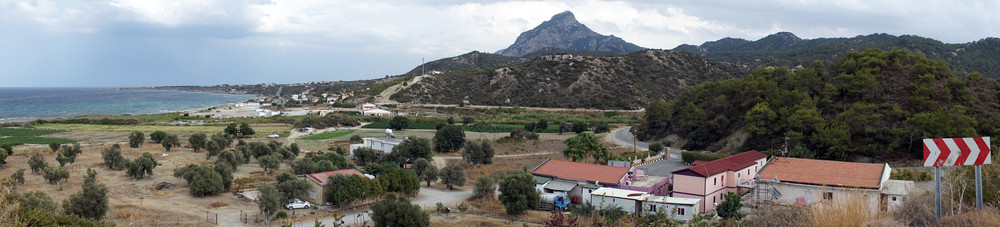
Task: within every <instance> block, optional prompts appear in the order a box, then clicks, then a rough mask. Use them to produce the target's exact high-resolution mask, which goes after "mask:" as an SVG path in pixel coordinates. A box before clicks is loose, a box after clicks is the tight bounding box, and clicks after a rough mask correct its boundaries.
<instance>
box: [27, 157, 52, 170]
mask: <svg viewBox="0 0 1000 227" xmlns="http://www.w3.org/2000/svg"><path fill="white" fill-rule="evenodd" d="M28 166H30V167H31V173H34V174H38V172H40V171H42V170H44V169H45V167H48V166H49V163H48V162H45V157H43V156H42V154H35V155H34V156H31V159H28Z"/></svg>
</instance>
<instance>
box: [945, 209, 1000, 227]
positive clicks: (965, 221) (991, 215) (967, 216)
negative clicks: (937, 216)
mask: <svg viewBox="0 0 1000 227" xmlns="http://www.w3.org/2000/svg"><path fill="white" fill-rule="evenodd" d="M997 225H1000V211H998V210H997V208H994V207H984V208H983V209H981V210H974V211H971V212H966V213H963V214H958V215H952V216H946V217H943V218H941V225H940V226H997Z"/></svg>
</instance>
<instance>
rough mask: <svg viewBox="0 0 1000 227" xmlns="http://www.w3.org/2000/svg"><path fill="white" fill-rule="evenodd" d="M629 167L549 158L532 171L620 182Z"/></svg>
mask: <svg viewBox="0 0 1000 227" xmlns="http://www.w3.org/2000/svg"><path fill="white" fill-rule="evenodd" d="M629 169H630V168H629V167H621V166H606V165H597V164H590V163H582V162H571V161H563V160H554V159H550V160H547V161H546V162H545V163H542V165H540V166H538V168H535V170H534V171H532V172H531V173H532V174H534V175H542V176H549V177H556V178H562V179H571V180H585V181H600V182H603V183H609V184H618V181H619V180H621V179H622V177H625V174H628V170H629Z"/></svg>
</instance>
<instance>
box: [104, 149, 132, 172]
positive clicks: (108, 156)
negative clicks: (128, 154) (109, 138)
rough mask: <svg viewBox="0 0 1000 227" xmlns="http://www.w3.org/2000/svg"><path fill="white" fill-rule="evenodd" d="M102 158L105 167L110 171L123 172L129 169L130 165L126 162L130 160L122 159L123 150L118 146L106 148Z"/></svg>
mask: <svg viewBox="0 0 1000 227" xmlns="http://www.w3.org/2000/svg"><path fill="white" fill-rule="evenodd" d="M101 157H102V158H103V159H104V165H105V166H107V167H108V169H112V170H123V169H127V168H128V165H126V164H127V163H128V162H126V161H128V160H125V157H122V148H121V146H119V145H118V144H115V145H112V146H111V147H108V148H105V149H104V151H102V152H101Z"/></svg>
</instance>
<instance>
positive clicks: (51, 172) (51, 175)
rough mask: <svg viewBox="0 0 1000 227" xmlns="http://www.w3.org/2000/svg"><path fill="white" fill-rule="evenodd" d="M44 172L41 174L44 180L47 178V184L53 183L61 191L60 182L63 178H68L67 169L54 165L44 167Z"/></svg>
mask: <svg viewBox="0 0 1000 227" xmlns="http://www.w3.org/2000/svg"><path fill="white" fill-rule="evenodd" d="M44 172H45V174H43V177H44V178H45V180H48V181H49V184H55V185H56V186H58V187H59V191H62V184H61V182H62V180H63V179H69V170H67V169H66V168H63V167H59V168H58V169H57V168H54V167H45V171H44Z"/></svg>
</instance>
